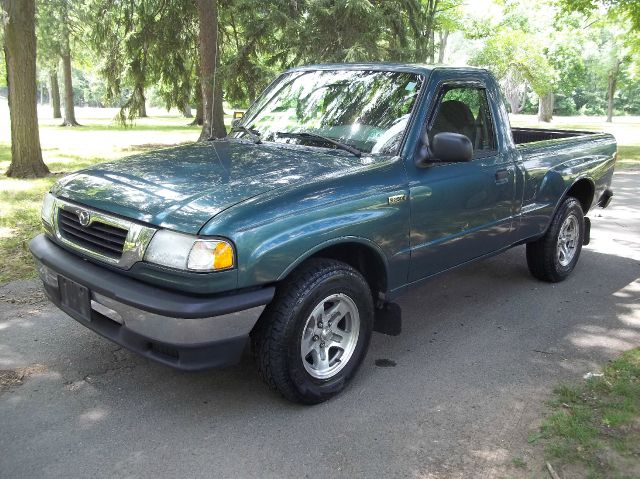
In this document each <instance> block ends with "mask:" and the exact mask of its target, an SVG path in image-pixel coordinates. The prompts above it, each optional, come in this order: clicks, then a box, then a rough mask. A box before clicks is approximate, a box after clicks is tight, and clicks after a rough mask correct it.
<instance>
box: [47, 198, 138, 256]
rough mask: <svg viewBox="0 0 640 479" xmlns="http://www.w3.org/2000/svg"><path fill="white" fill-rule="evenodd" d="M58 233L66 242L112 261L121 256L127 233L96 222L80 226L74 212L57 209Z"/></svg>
mask: <svg viewBox="0 0 640 479" xmlns="http://www.w3.org/2000/svg"><path fill="white" fill-rule="evenodd" d="M58 231H59V232H60V235H61V236H62V237H64V238H65V239H67V240H68V241H71V242H73V243H75V244H77V245H79V246H82V247H84V248H87V249H89V250H92V251H95V252H96V253H99V254H102V255H105V256H108V257H110V258H114V259H118V258H120V257H121V256H122V252H123V250H124V245H125V242H126V240H127V235H128V233H129V232H128V230H126V229H123V228H118V227H117V226H112V225H108V224H106V223H102V222H100V221H96V220H94V221H92V222H91V223H90V224H89V225H87V226H82V225H81V224H80V219H79V218H78V215H77V214H76V213H75V212H73V211H68V210H65V209H62V208H59V209H58Z"/></svg>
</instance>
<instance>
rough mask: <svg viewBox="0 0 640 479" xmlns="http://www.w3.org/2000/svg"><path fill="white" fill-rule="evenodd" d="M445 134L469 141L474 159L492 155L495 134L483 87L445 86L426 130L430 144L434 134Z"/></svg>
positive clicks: (494, 147) (494, 150)
mask: <svg viewBox="0 0 640 479" xmlns="http://www.w3.org/2000/svg"><path fill="white" fill-rule="evenodd" d="M444 132H449V133H459V134H461V135H465V136H466V137H467V138H469V140H470V141H471V144H472V145H473V156H474V158H481V157H485V156H489V155H492V154H495V152H496V140H495V131H494V128H493V121H492V119H491V110H490V108H489V102H488V101H487V92H486V90H485V89H484V88H480V87H469V86H445V87H444V89H443V91H442V93H441V95H440V100H439V102H438V106H437V108H436V113H435V116H434V117H433V120H432V122H431V128H430V129H429V142H430V143H431V142H433V137H434V136H435V135H436V134H438V133H444Z"/></svg>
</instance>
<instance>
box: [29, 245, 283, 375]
mask: <svg viewBox="0 0 640 479" xmlns="http://www.w3.org/2000/svg"><path fill="white" fill-rule="evenodd" d="M29 248H30V250H31V252H32V254H33V255H34V256H35V258H36V260H37V262H38V272H39V274H40V277H41V279H42V281H43V284H44V288H45V292H46V294H47V296H48V297H49V299H50V300H51V301H52V302H53V303H54V304H55V305H56V306H58V307H59V308H60V309H61V310H63V311H64V312H65V313H67V314H68V315H70V316H71V317H73V318H74V319H76V320H77V321H78V322H80V323H81V324H82V325H83V326H86V327H87V328H89V329H92V330H93V331H95V332H97V333H98V334H100V335H102V336H104V337H106V338H107V339H110V340H111V341H113V342H115V343H117V344H119V345H121V346H123V347H125V348H127V349H130V350H131V351H134V352H137V353H139V354H141V355H143V356H145V357H147V358H149V359H153V360H155V361H158V362H160V363H163V364H166V365H168V366H172V367H174V368H177V369H183V370H200V369H207V368H213V367H223V366H228V365H231V364H235V363H236V362H238V360H239V359H240V357H241V355H242V352H243V350H244V349H245V347H246V345H247V342H248V338H249V336H248V335H249V332H250V331H251V329H252V328H253V326H254V325H255V323H256V321H257V320H258V318H259V317H260V314H261V313H262V310H263V309H264V306H265V305H266V304H267V303H269V302H270V301H271V299H272V298H273V295H274V293H275V288H274V287H264V288H259V289H255V290H251V291H243V292H239V293H234V294H221V295H216V296H200V295H193V296H192V295H188V294H185V293H177V292H175V291H170V290H165V289H162V288H158V287H156V286H151V285H148V284H146V283H142V282H140V281H138V280H135V279H132V278H129V277H127V276H124V275H122V274H118V273H115V272H113V271H111V270H109V269H106V268H104V267H101V266H98V265H96V264H93V263H90V262H89V261H86V260H84V259H82V258H80V257H78V256H76V255H74V254H71V253H69V252H67V251H66V250H64V249H62V248H61V247H59V246H58V245H56V244H55V243H53V242H52V241H51V240H49V239H48V238H47V237H46V236H45V235H40V236H37V237H36V238H34V239H33V240H32V241H31V243H30V244H29ZM59 275H61V276H63V277H65V278H68V279H70V280H72V281H74V282H76V283H78V284H80V285H82V286H84V287H86V288H87V289H88V290H89V295H90V304H91V308H90V311H89V314H88V315H82V314H80V313H78V312H76V311H75V310H73V309H71V308H69V307H67V306H65V305H64V304H63V303H62V300H61V293H60V287H59V278H58V276H59Z"/></svg>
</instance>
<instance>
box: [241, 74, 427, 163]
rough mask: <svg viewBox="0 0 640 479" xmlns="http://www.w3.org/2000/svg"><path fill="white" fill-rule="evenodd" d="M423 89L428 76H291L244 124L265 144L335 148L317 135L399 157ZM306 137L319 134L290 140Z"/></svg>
mask: <svg viewBox="0 0 640 479" xmlns="http://www.w3.org/2000/svg"><path fill="white" fill-rule="evenodd" d="M421 85H422V77H421V76H420V75H417V74H413V73H402V72H385V71H362V70H333V71H331V70H316V71H303V72H291V73H287V74H285V75H283V76H282V77H281V78H280V79H279V80H277V81H276V83H275V84H274V85H272V87H271V88H269V89H268V90H267V91H266V92H265V93H264V94H263V95H262V96H261V97H260V98H259V99H258V101H257V102H256V103H255V104H254V105H253V106H252V107H251V109H250V110H249V111H248V112H247V115H245V118H244V119H243V121H242V125H243V126H244V127H246V128H248V129H250V130H251V131H253V132H254V133H256V134H258V135H259V136H260V138H261V140H262V141H275V142H283V143H295V144H305V145H314V146H322V147H335V145H331V144H330V143H328V142H326V141H322V139H321V138H318V137H317V136H313V135H320V136H324V137H326V138H330V139H332V140H335V141H337V142H340V143H343V144H346V145H349V146H351V147H354V148H357V149H358V150H360V151H361V152H363V153H380V154H389V155H393V154H396V153H397V152H398V148H399V146H400V142H401V140H402V135H403V133H404V130H405V128H406V126H407V122H408V121H409V116H410V113H411V110H412V108H413V105H414V103H415V101H416V98H417V97H418V93H419V91H420V87H421ZM300 132H305V133H312V134H313V135H307V136H295V135H293V136H292V135H285V133H300ZM278 133H282V134H283V135H282V136H280V135H278ZM247 135H248V133H247V132H246V131H241V130H238V131H237V132H235V133H234V137H237V138H240V137H244V136H247Z"/></svg>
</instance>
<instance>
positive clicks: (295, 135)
mask: <svg viewBox="0 0 640 479" xmlns="http://www.w3.org/2000/svg"><path fill="white" fill-rule="evenodd" d="M276 135H277V136H280V137H282V138H302V139H305V138H306V139H309V140H320V141H324V142H325V143H331V144H332V145H335V147H336V148H339V149H341V150H344V151H348V152H349V153H351V154H353V155H356V156H358V157H359V156H361V155H362V152H361V151H360V150H358V149H357V148H355V147H353V146H351V145H347V144H346V143H341V142H339V141H337V140H334V139H333V138H329V137H328V136H322V135H318V134H316V133H311V132H308V131H292V132H288V131H279V132H278V133H276Z"/></svg>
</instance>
